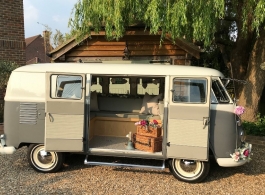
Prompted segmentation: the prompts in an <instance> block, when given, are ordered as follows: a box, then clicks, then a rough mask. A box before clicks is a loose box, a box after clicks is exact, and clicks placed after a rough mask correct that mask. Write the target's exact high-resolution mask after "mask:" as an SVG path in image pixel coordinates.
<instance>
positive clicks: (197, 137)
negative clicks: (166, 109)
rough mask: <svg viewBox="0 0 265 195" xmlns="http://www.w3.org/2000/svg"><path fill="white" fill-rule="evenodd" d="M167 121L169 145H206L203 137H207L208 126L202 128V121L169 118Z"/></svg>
mask: <svg viewBox="0 0 265 195" xmlns="http://www.w3.org/2000/svg"><path fill="white" fill-rule="evenodd" d="M168 123H169V124H168V128H169V129H170V131H169V132H168V142H170V145H172V144H176V145H184V146H185V145H188V146H198V147H207V142H205V137H208V126H207V127H206V128H205V129H202V127H203V125H202V121H196V120H176V119H169V120H168ZM191 127H192V128H191Z"/></svg>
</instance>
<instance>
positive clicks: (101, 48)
mask: <svg viewBox="0 0 265 195" xmlns="http://www.w3.org/2000/svg"><path fill="white" fill-rule="evenodd" d="M126 45H127V48H128V50H129V58H130V60H164V61H165V60H166V61H170V60H172V61H171V63H172V64H182V65H189V64H190V58H191V57H190V56H189V55H188V54H187V52H186V51H184V50H183V49H181V48H179V47H178V46H176V45H174V44H173V43H172V42H171V41H169V40H165V41H164V42H163V44H162V45H160V35H125V36H124V37H123V38H122V39H120V40H118V41H116V40H112V41H107V40H106V38H105V36H103V35H93V36H91V38H88V39H86V40H85V41H83V42H82V43H80V44H79V45H78V46H76V47H74V48H71V49H70V50H69V51H68V52H66V53H65V54H64V55H63V56H62V57H60V58H58V59H56V60H55V62H62V61H64V62H79V61H82V62H89V61H100V60H101V61H105V60H106V61H109V60H124V57H125V56H124V49H125V47H126Z"/></svg>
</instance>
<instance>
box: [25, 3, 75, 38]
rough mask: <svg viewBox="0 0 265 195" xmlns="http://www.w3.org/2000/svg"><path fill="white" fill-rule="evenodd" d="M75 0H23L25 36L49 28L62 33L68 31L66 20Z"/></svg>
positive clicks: (33, 34) (37, 33)
mask: <svg viewBox="0 0 265 195" xmlns="http://www.w3.org/2000/svg"><path fill="white" fill-rule="evenodd" d="M76 2H77V0H23V4H24V27H25V38H28V37H32V36H36V35H39V34H41V35H42V32H43V31H44V30H46V28H45V26H48V27H49V28H51V30H52V32H55V30H56V29H57V30H60V31H61V32H62V33H63V34H64V33H68V32H70V28H69V27H68V21H69V18H70V17H71V12H72V9H73V7H74V4H75V3H76Z"/></svg>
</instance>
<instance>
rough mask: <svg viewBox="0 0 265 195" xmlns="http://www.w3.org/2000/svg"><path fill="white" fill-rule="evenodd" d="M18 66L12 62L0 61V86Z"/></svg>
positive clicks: (0, 86)
mask: <svg viewBox="0 0 265 195" xmlns="http://www.w3.org/2000/svg"><path fill="white" fill-rule="evenodd" d="M18 67H19V65H17V64H16V63H14V62H9V61H0V88H2V87H3V86H4V85H6V84H7V81H8V79H9V76H10V74H11V72H12V71H13V70H14V69H16V68H18Z"/></svg>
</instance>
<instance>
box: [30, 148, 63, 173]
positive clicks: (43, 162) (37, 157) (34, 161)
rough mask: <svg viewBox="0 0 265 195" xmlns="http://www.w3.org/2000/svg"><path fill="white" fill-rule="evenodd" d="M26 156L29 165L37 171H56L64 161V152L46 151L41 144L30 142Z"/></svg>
mask: <svg viewBox="0 0 265 195" xmlns="http://www.w3.org/2000/svg"><path fill="white" fill-rule="evenodd" d="M27 158H28V162H29V164H30V166H31V167H32V168H33V169H35V170H36V171H38V172H43V173H54V172H57V171H58V170H59V169H60V168H61V167H62V165H63V163H64V153H61V152H46V151H45V148H44V145H43V144H31V145H30V146H29V148H28V153H27Z"/></svg>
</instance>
